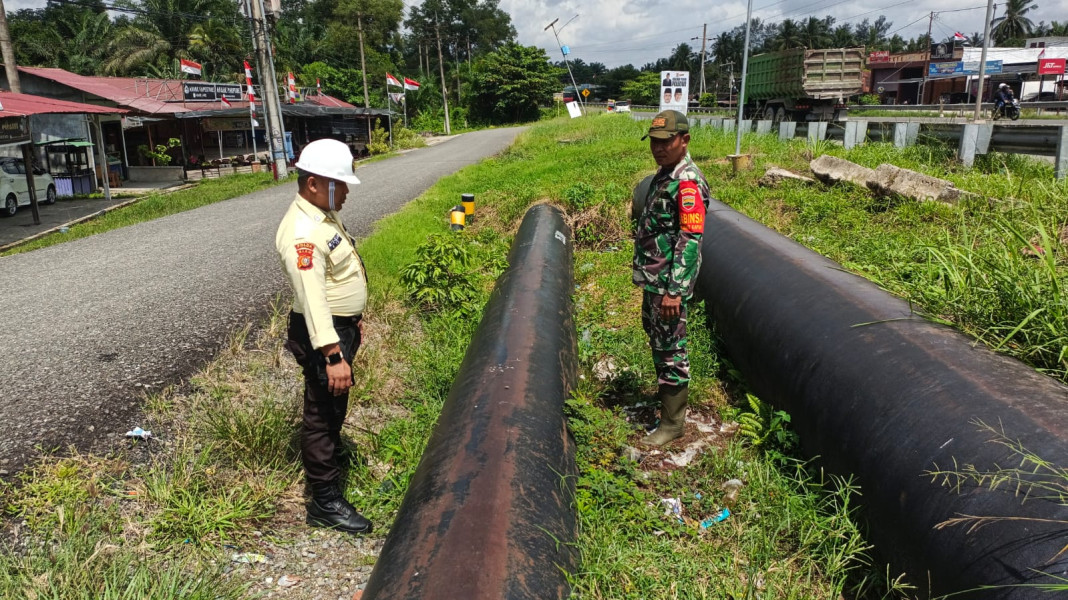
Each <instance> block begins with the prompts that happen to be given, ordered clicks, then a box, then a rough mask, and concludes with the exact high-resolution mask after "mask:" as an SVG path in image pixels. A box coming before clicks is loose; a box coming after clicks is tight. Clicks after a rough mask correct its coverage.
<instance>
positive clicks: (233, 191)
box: [0, 173, 285, 256]
mask: <svg viewBox="0 0 1068 600" xmlns="http://www.w3.org/2000/svg"><path fill="white" fill-rule="evenodd" d="M278 183H279V182H276V181H275V180H274V179H273V178H272V177H271V174H270V173H250V174H239V175H230V176H227V177H221V178H218V179H204V180H201V181H200V182H199V183H197V185H195V186H193V187H191V188H188V189H184V190H178V191H176V192H166V191H165V190H164V191H160V192H155V193H151V194H148V195H147V196H145V197H144V198H143V199H141V200H140V201H138V202H135V203H133V204H131V205H129V206H124V207H122V208H118V209H115V210H113V211H111V212H109V213H107V214H104V215H102V216H100V217H98V218H95V219H91V220H89V221H85V222H83V223H77V224H75V225H73V226H71V228H70V229H69V230H67V231H66V232H63V233H59V232H57V233H53V234H52V235H47V236H45V237H42V238H38V239H36V240H33V241H32V242H28V243H26V244H23V245H21V246H16V247H14V248H12V249H10V250H8V251H6V252H3V253H0V256H7V255H9V254H19V253H21V252H29V251H30V250H37V249H38V248H46V247H48V246H54V245H56V244H62V243H63V242H69V241H71V240H76V239H80V238H83V237H89V236H91V235H96V234H98V233H104V232H105V231H111V230H112V229H119V228H120V227H127V226H129V225H135V224H137V223H141V222H143V221H151V220H153V219H158V218H160V217H165V216H167V215H173V214H175V213H180V212H184V211H187V210H192V209H194V208H199V207H201V206H206V205H208V204H214V203H216V202H221V201H223V200H229V199H230V198H236V197H238V196H241V195H244V194H248V193H250V192H254V191H256V190H259V189H263V188H266V187H271V186H273V185H277V184H278ZM281 183H285V181H282V182H281Z"/></svg>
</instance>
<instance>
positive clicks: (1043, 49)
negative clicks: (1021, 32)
mask: <svg viewBox="0 0 1068 600" xmlns="http://www.w3.org/2000/svg"><path fill="white" fill-rule="evenodd" d="M1043 58H1046V47H1045V46H1043V47H1042V52H1039V53H1038V60H1042V59H1043Z"/></svg>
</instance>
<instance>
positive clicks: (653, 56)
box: [3, 0, 1068, 68]
mask: <svg viewBox="0 0 1068 600" xmlns="http://www.w3.org/2000/svg"><path fill="white" fill-rule="evenodd" d="M282 1H283V2H285V0H282ZM3 2H4V6H5V8H6V9H7V10H8V11H13V10H18V9H20V8H40V7H43V6H44V5H45V0H3ZM419 2H420V0H404V4H405V5H406V6H411V5H414V4H419ZM1035 2H1036V3H1037V5H1038V7H1037V8H1036V9H1033V10H1031V11H1030V12H1029V13H1028V14H1027V16H1028V17H1029V18H1030V19H1031V21H1032V22H1034V23H1035V24H1036V25H1037V24H1038V22H1039V21H1046V22H1047V23H1048V22H1050V21H1060V22H1062V23H1063V22H1064V21H1068V0H1035ZM1001 4H1002V5H1004V0H1002V2H1001ZM937 6H938V11H936V12H935V18H934V24H933V26H932V35H933V37H934V38H935V39H936V40H941V39H945V38H946V37H947V36H950V35H953V33H954V32H956V31H959V32H961V33H963V34H965V35H969V36H970V35H971V34H972V33H973V32H980V33H982V31H983V19H984V18H985V16H986V5H985V4H983V3H982V0H941V1H940V2H939V3H938V5H937ZM500 7H501V9H502V10H504V11H505V12H507V13H508V14H509V15H511V17H512V24H513V25H514V26H515V28H516V31H517V32H518V34H519V43H520V44H523V45H524V46H540V47H541V48H544V49H545V50H546V52H547V53H548V55H549V58H550V59H551V60H553V61H554V62H556V61H560V60H562V58H563V57H562V56H561V54H560V47H559V46H558V45H557V42H556V39H555V38H554V37H553V32H552V30H549V31H545V26H546V25H548V24H549V23H551V22H552V21H553V20H554V19H560V20H559V21H558V22H557V23H556V31H557V33H558V34H559V36H560V43H561V44H563V45H566V46H568V47H570V50H571V53H570V55H569V58H570V59H572V60H574V59H582V60H583V61H585V62H587V63H591V62H599V63H603V64H604V65H606V66H608V67H609V68H611V67H618V66H620V65H625V64H632V65H634V66H635V67H638V68H641V67H642V65H644V64H646V63H651V62H655V61H656V60H657V59H658V58H664V57H667V56H668V55H669V54H670V53H671V50H672V49H673V48H675V46H677V45H678V44H679V43H682V42H686V43H688V44H690V45H691V46H692V47H693V48H694V49H695V50H698V51H699V50H700V48H701V32H702V26H703V25H705V24H707V25H708V34H707V36H708V38H709V39H712V38H715V36H716V35H718V34H720V33H721V32H723V31H727V30H730V29H733V28H734V27H737V26H738V25H742V24H744V23H745V12H746V3H745V1H744V0H721V1H720V2H715V3H714V2H708V1H707V0H674V2H671V3H667V2H663V1H660V0H500ZM932 8H933V7H932V4H931V3H930V2H924V1H923V0H753V16H754V17H758V18H760V19H763V20H767V21H781V20H783V19H787V18H789V19H795V20H797V19H805V18H808V17H809V16H816V17H820V18H822V17H824V16H826V15H831V16H833V17H834V18H835V19H836V24H841V23H846V22H848V23H853V24H856V23H859V22H860V21H862V20H864V19H865V18H868V19H871V20H872V21H874V20H875V19H877V18H878V17H879V15H886V17H887V19H888V20H889V21H890V22H891V23H892V27H891V29H890V33H891V34H893V33H897V34H899V35H900V36H901V37H903V38H905V39H909V38H913V37H916V36H918V35H922V34H924V33H927V26H928V21H929V16H930V11H931V10H932ZM1000 14H1001V13H1000V12H995V13H994V16H995V17H996V16H999V15H1000ZM575 15H578V17H577V18H574V19H573V20H572V18H573V17H575ZM569 21H570V22H569ZM709 44H711V42H709Z"/></svg>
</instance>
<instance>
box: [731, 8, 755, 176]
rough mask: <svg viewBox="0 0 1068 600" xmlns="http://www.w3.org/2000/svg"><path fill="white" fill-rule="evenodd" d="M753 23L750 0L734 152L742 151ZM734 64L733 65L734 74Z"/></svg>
mask: <svg viewBox="0 0 1068 600" xmlns="http://www.w3.org/2000/svg"><path fill="white" fill-rule="evenodd" d="M752 24H753V0H749V8H748V10H747V12H746V13H745V46H744V47H743V48H742V84H741V85H740V86H739V87H738V124H737V126H736V127H735V128H734V131H735V136H734V154H735V156H737V155H739V154H741V153H742V117H743V116H744V113H745V77H746V73H747V72H748V70H749V29H750V26H751V25H752ZM733 71H734V65H733V64H732V65H731V72H732V74H733Z"/></svg>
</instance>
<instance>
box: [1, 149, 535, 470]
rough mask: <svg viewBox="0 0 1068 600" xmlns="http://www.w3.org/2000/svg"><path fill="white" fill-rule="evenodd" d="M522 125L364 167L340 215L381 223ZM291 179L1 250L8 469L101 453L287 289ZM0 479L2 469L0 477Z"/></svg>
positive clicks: (350, 221)
mask: <svg viewBox="0 0 1068 600" xmlns="http://www.w3.org/2000/svg"><path fill="white" fill-rule="evenodd" d="M519 131H520V130H519V129H517V128H512V129H496V130H489V131H480V132H475V133H468V134H464V135H461V136H458V137H456V138H454V139H451V140H448V141H445V142H442V143H440V144H437V145H435V146H432V147H429V148H421V149H418V150H415V151H412V152H409V153H406V154H403V155H400V156H397V157H394V158H390V159H388V160H385V161H380V162H376V163H371V164H368V165H366V166H362V167H360V168H359V170H358V171H357V174H358V176H359V177H360V181H361V185H358V186H355V187H354V188H353V189H352V191H351V192H350V196H349V201H348V202H347V203H346V204H345V208H344V210H343V211H342V213H341V215H342V217H343V218H344V219H345V224H346V226H347V227H348V228H349V231H350V232H352V233H353V235H355V236H357V237H362V236H365V235H367V234H368V233H369V232H370V231H371V227H372V225H373V224H374V222H375V221H377V220H378V219H380V218H381V217H383V216H385V215H388V214H390V213H393V212H395V211H396V210H398V209H399V208H401V207H402V206H403V205H404V204H406V203H407V202H409V201H410V200H412V199H414V198H416V197H417V196H419V195H420V194H422V193H423V191H425V190H426V189H427V188H429V187H430V186H431V185H433V184H434V182H436V181H437V180H438V179H439V178H440V177H442V176H444V175H448V174H450V173H453V172H455V171H457V170H458V169H460V168H462V167H464V166H466V165H469V164H473V163H476V162H478V161H479V160H481V159H482V158H485V157H487V156H491V155H493V154H496V153H498V152H500V151H501V150H503V149H505V148H507V147H508V146H509V145H510V144H511V143H512V141H513V140H514V139H515V136H516V135H517V134H518V133H519ZM296 190H297V186H296V183H291V184H286V185H282V186H278V187H275V188H271V189H268V190H263V191H259V192H256V193H253V194H249V195H246V196H242V197H240V198H235V199H232V200H227V201H225V202H220V203H217V204H213V205H210V206H205V207H202V208H199V209H196V210H192V211H188V212H184V213H181V214H176V215H171V216H168V217H165V218H162V219H158V220H155V221H151V222H147V223H141V224H138V225H135V226H132V227H126V228H123V229H117V230H114V231H110V232H107V233H103V234H100V235H95V236H91V237H88V238H84V239H80V240H75V241H72V242H68V243H65V244H59V245H56V246H52V247H49V248H44V249H41V250H36V251H33V252H27V253H24V254H17V255H14V256H7V257H3V258H0V307H2V310H0V315H2V323H0V471H7V472H8V473H10V472H13V471H14V470H15V469H17V468H19V467H21V466H23V465H24V464H25V463H26V461H27V460H28V459H30V458H31V457H33V456H34V455H35V454H36V452H37V451H36V450H35V447H36V446H38V445H39V446H41V447H43V448H45V449H51V448H66V447H67V446H70V445H73V446H75V447H77V448H78V449H80V450H83V451H86V450H89V451H92V450H96V451H100V450H104V449H106V448H108V447H109V446H111V445H113V444H114V443H115V442H116V441H118V440H119V439H121V438H122V436H123V435H124V434H125V433H126V431H128V430H130V429H131V428H133V427H134V426H136V425H139V423H138V422H137V419H138V415H139V411H140V403H141V401H142V399H143V397H144V392H145V391H146V390H148V391H154V390H159V389H161V388H162V387H163V386H165V385H168V384H170V383H174V382H176V381H180V380H181V379H182V378H184V377H186V376H188V375H189V374H191V373H192V372H194V371H195V370H196V369H197V368H199V367H201V366H202V365H203V364H204V363H205V362H206V361H207V360H209V359H211V358H212V357H213V356H214V354H215V351H216V350H217V349H218V348H219V347H220V345H221V344H222V343H223V342H224V341H225V340H226V338H227V335H228V333H229V332H230V331H232V330H233V329H234V328H235V327H236V326H240V325H244V324H245V323H247V322H248V321H249V320H250V319H255V318H257V317H258V316H261V315H264V314H266V311H267V308H268V306H269V303H270V301H271V299H272V298H273V297H274V296H275V295H276V294H278V293H279V292H281V291H283V290H285V289H286V284H285V281H284V280H283V279H282V275H281V270H280V267H279V265H278V259H277V258H276V255H275V250H274V234H275V230H276V229H277V227H278V222H279V221H280V220H281V218H282V215H283V214H284V213H285V211H286V209H287V208H288V206H289V203H290V202H291V201H292V200H293V198H294V196H295V194H296ZM0 474H2V473H0Z"/></svg>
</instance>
